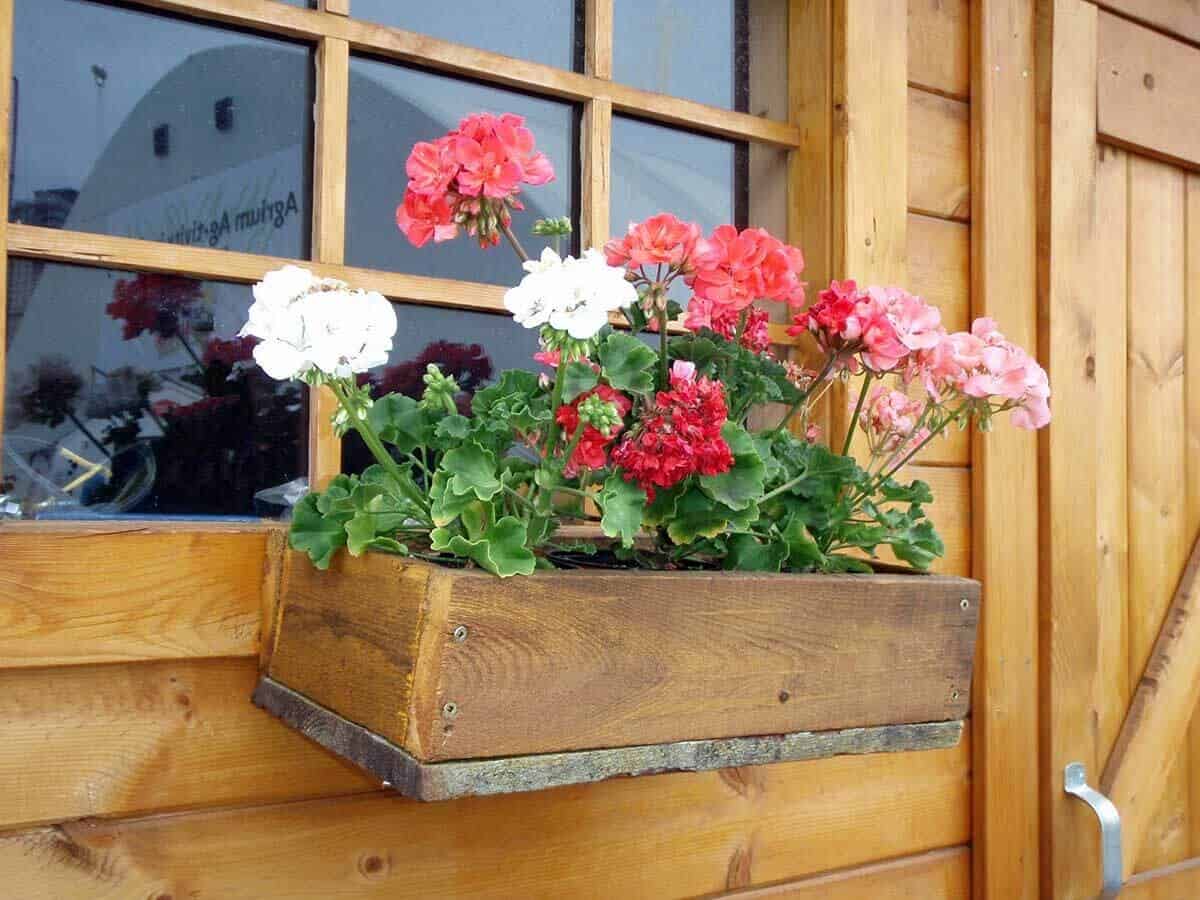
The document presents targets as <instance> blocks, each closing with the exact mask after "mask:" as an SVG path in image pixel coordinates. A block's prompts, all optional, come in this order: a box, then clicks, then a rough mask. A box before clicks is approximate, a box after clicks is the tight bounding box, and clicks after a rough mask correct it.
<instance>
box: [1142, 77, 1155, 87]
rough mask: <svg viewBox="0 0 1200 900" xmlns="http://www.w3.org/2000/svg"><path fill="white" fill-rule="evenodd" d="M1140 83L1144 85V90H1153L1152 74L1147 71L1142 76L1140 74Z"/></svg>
mask: <svg viewBox="0 0 1200 900" xmlns="http://www.w3.org/2000/svg"><path fill="white" fill-rule="evenodd" d="M1142 84H1144V85H1145V86H1146V90H1148V91H1152V90H1154V76H1153V75H1152V74H1151V73H1149V72H1147V73H1146V74H1145V75H1144V76H1142Z"/></svg>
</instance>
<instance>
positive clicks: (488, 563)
mask: <svg viewBox="0 0 1200 900" xmlns="http://www.w3.org/2000/svg"><path fill="white" fill-rule="evenodd" d="M436 531H440V532H445V531H446V529H436ZM432 537H433V535H432V534H431V538H432ZM526 538H527V534H526V531H525V523H524V522H522V521H521V520H520V519H516V518H513V517H512V516H505V517H504V518H502V519H500V520H499V521H497V522H496V524H494V525H493V526H492V527H490V528H489V529H487V531H486V532H485V533H484V535H483V537H482V538H480V539H479V540H474V541H472V540H468V539H467V538H465V537H463V536H462V535H460V534H456V535H453V536H449V535H440V536H439V537H438V543H444V547H439V546H437V545H436V544H435V545H434V546H433V549H434V550H441V549H446V550H449V551H450V552H451V553H453V554H455V555H456V556H462V557H465V558H467V559H473V560H474V561H475V562H477V563H478V564H479V565H480V566H482V567H483V568H484V569H487V571H489V572H491V573H492V574H494V575H499V576H500V577H501V578H507V577H509V576H510V575H531V574H533V570H534V568H535V567H536V557H534V555H533V553H532V552H530V550H529V548H528V547H526V546H525V541H526Z"/></svg>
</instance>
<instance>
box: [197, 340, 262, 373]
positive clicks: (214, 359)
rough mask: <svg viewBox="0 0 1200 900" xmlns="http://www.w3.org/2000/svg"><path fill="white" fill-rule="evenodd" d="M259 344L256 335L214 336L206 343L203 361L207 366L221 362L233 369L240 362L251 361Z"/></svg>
mask: <svg viewBox="0 0 1200 900" xmlns="http://www.w3.org/2000/svg"><path fill="white" fill-rule="evenodd" d="M257 345H258V338H256V337H233V338H229V340H225V339H224V338H219V337H215V338H212V339H211V340H210V341H209V342H208V343H207V344H205V345H204V355H203V357H202V358H201V361H202V362H203V364H204V365H205V366H211V365H213V364H214V363H219V364H220V365H222V366H225V367H226V368H229V369H232V368H233V367H234V366H236V365H238V364H239V363H245V362H249V361H250V360H251V359H252V358H253V357H254V348H255V347H256V346H257Z"/></svg>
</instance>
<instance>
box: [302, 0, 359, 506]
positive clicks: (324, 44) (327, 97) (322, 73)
mask: <svg viewBox="0 0 1200 900" xmlns="http://www.w3.org/2000/svg"><path fill="white" fill-rule="evenodd" d="M333 11H335V12H336V11H337V10H333ZM343 12H344V10H343ZM316 83H317V98H316V107H315V118H316V129H315V134H314V137H313V142H314V152H313V198H314V199H313V221H312V255H313V259H316V260H319V261H320V262H324V263H333V264H336V265H340V264H341V263H343V262H344V261H345V248H346V129H347V121H348V116H349V108H350V45H349V44H347V43H346V42H345V41H340V40H337V39H335V38H325V39H324V40H322V41H321V42H320V44H318V45H317V78H316ZM308 396H309V400H308V403H309V406H308V479H309V484H310V485H312V487H313V488H314V489H315V490H323V489H324V488H325V487H326V486H327V485H328V484H329V482H330V481H332V480H333V478H334V476H336V475H337V474H338V473H339V472H341V470H342V442H341V440H340V439H339V438H338V437H337V436H336V435H335V434H334V432H333V424H332V419H333V416H334V414H335V413H336V412H337V408H338V404H337V398H336V397H334V395H333V391H331V390H330V389H329V388H327V387H320V388H316V389H313V388H310V389H309V392H308Z"/></svg>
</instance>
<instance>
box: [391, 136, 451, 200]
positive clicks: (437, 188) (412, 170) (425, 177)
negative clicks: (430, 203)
mask: <svg viewBox="0 0 1200 900" xmlns="http://www.w3.org/2000/svg"><path fill="white" fill-rule="evenodd" d="M458 170H459V164H458V162H457V160H455V158H454V148H453V146H452V145H451V142H450V140H449V139H447V138H445V137H443V138H439V139H438V140H437V141H434V142H428V141H422V142H421V143H418V144H414V145H413V148H412V152H411V153H410V154H409V155H408V161H407V162H406V163H405V164H404V171H405V172H406V173H407V174H408V187H409V190H411V191H414V192H415V193H418V194H422V195H425V196H431V195H440V194H445V193H446V191H448V190H449V189H450V184H451V183H452V182H453V181H454V177H455V176H456V175H458Z"/></svg>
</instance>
